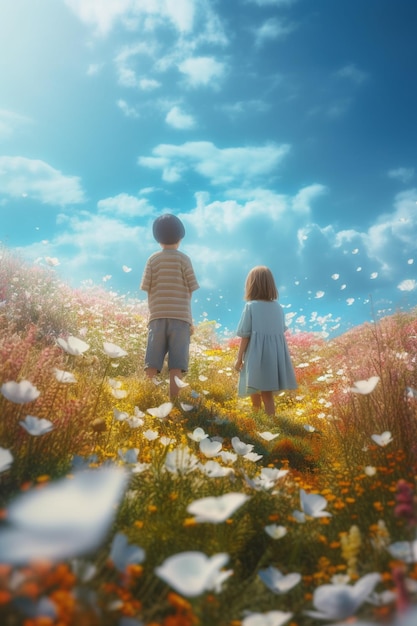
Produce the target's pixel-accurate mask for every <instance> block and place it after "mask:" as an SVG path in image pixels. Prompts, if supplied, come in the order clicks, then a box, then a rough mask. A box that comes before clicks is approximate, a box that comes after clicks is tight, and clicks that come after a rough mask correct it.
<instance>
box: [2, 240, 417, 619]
mask: <svg viewBox="0 0 417 626" xmlns="http://www.w3.org/2000/svg"><path fill="white" fill-rule="evenodd" d="M0 254H1V264H0V391H1V393H0V411H1V413H0V472H1V473H0V485H1V491H0V494H1V495H0V498H1V506H2V507H3V515H2V517H3V522H2V525H1V526H0V621H1V623H2V624H4V625H5V626H8V625H10V626H12V625H15V624H20V623H21V624H25V626H32V625H37V626H43V625H45V626H46V625H49V624H56V625H59V626H61V625H74V626H75V625H77V626H78V625H84V624H92V625H94V624H117V625H120V626H137V625H146V626H157V625H158V626H187V625H190V626H192V625H194V624H199V625H202V626H213V625H215V626H237V625H239V624H242V626H277V625H279V624H284V623H288V624H291V625H292V626H313V625H316V624H317V625H318V624H322V623H323V620H327V621H328V622H329V621H330V622H331V623H336V622H341V621H343V620H344V619H345V618H350V617H351V616H354V615H357V616H360V617H362V618H363V619H366V620H367V623H378V624H379V623H384V620H385V622H387V623H392V621H393V620H394V618H395V616H396V615H398V611H399V610H400V609H402V607H403V606H410V607H412V606H413V605H414V603H415V602H416V599H417V591H416V590H417V564H416V563H417V556H416V555H417V547H416V545H415V543H414V542H415V531H416V526H417V506H416V495H415V476H416V469H417V468H416V464H417V454H416V445H417V438H416V431H417V421H416V420H417V397H416V396H417V392H415V391H414V390H415V389H417V367H416V355H417V314H416V311H410V312H409V313H401V314H398V315H394V316H391V317H387V318H385V319H382V320H380V321H378V322H377V323H375V324H366V325H363V326H360V327H357V328H354V329H353V330H351V331H349V332H348V333H346V334H344V335H342V336H340V337H338V338H336V339H333V340H329V341H324V340H323V339H321V338H319V337H318V336H316V335H314V334H309V333H300V334H293V335H289V336H288V343H289V346H290V351H291V355H292V359H293V362H294V366H295V368H296V374H297V381H298V384H299V387H298V389H297V390H296V391H293V392H283V393H281V394H279V395H278V396H277V397H276V409H277V417H276V418H275V419H271V418H269V417H267V416H266V415H264V414H263V413H254V412H252V410H251V407H250V406H249V404H248V403H247V401H244V400H239V399H238V398H237V395H236V383H237V378H236V377H237V374H236V373H235V371H234V370H233V363H234V360H235V355H236V351H237V342H236V340H235V339H231V340H228V341H226V340H222V339H221V338H219V337H218V336H217V335H216V331H215V323H214V322H205V323H203V324H200V325H198V326H197V327H196V330H195V333H194V335H193V339H192V346H191V361H190V370H189V372H188V375H187V377H186V379H185V383H186V386H184V388H182V390H181V394H180V400H179V402H178V403H176V404H175V405H171V404H170V403H169V402H168V386H167V381H166V378H167V372H162V374H161V376H160V378H159V379H158V380H156V381H153V382H152V381H148V380H146V379H145V376H144V372H143V355H144V349H145V343H146V310H145V308H144V305H143V303H142V302H140V301H136V300H129V299H127V298H124V297H120V296H118V295H115V294H110V293H108V292H105V291H103V290H100V289H98V288H94V287H92V288H88V289H83V290H73V289H70V288H69V287H68V286H67V285H64V284H62V283H60V282H59V280H58V279H57V278H56V276H55V275H54V273H53V272H52V271H51V272H49V271H45V270H41V269H40V268H39V267H35V266H33V267H32V266H28V265H26V264H25V263H23V262H22V261H21V260H20V259H19V258H18V257H17V256H15V255H13V254H12V253H10V252H9V251H7V250H6V249H4V250H2V251H1V252H0ZM355 585H356V586H355ZM369 600H372V601H371V602H370V601H369ZM314 611H315V612H316V614H314ZM312 612H313V613H312ZM320 614H321V616H320ZM410 623H411V622H410Z"/></svg>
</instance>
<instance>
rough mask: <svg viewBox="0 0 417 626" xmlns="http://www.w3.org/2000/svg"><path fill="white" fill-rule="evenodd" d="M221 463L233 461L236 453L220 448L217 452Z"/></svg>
mask: <svg viewBox="0 0 417 626" xmlns="http://www.w3.org/2000/svg"><path fill="white" fill-rule="evenodd" d="M219 456H220V458H221V460H222V461H223V463H235V462H236V459H237V454H234V453H233V452H228V451H227V450H222V451H221V452H220V454H219Z"/></svg>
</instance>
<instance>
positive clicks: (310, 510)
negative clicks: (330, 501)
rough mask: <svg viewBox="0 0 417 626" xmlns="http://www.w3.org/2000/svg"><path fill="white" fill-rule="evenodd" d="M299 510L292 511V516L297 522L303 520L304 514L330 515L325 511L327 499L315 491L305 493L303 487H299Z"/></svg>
mask: <svg viewBox="0 0 417 626" xmlns="http://www.w3.org/2000/svg"><path fill="white" fill-rule="evenodd" d="M300 503H301V511H293V515H294V517H295V518H296V519H297V521H298V522H304V521H305V516H306V515H309V516H310V517H331V513H328V511H325V510H324V509H325V507H326V506H327V500H326V498H324V497H323V496H320V495H319V494H317V493H306V492H305V491H304V489H300Z"/></svg>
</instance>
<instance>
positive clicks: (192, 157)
mask: <svg viewBox="0 0 417 626" xmlns="http://www.w3.org/2000/svg"><path fill="white" fill-rule="evenodd" d="M289 150H290V146H289V145H288V144H280V145H278V144H274V143H270V144H267V145H265V146H246V147H245V146H244V147H237V148H223V149H221V148H217V147H216V146H215V145H214V144H213V143H211V142H209V141H195V142H187V143H184V144H182V145H181V146H175V145H172V144H161V145H159V146H157V147H156V148H154V149H153V151H152V152H153V156H150V157H144V156H142V157H139V159H138V163H139V165H141V166H143V167H149V168H151V169H161V170H162V177H163V179H164V180H165V181H167V182H176V181H178V180H180V179H181V177H182V175H183V174H184V173H185V172H186V171H189V170H194V171H195V172H197V173H198V174H200V175H201V176H203V177H204V178H207V179H209V180H210V181H211V183H212V184H213V185H229V184H230V183H232V182H233V181H239V183H240V182H241V181H242V180H245V181H247V183H248V184H249V182H250V181H253V180H254V179H256V178H257V177H258V176H260V175H269V174H273V172H274V171H275V169H276V168H277V166H278V165H279V164H280V162H281V161H282V160H283V159H284V157H285V156H286V155H287V154H288V152H289Z"/></svg>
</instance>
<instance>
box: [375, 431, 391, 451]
mask: <svg viewBox="0 0 417 626" xmlns="http://www.w3.org/2000/svg"><path fill="white" fill-rule="evenodd" d="M371 439H372V440H373V441H375V443H376V444H378V446H381V447H384V446H387V445H388V444H389V443H391V441H392V435H391V433H390V431H389V430H386V431H385V432H383V433H382V434H381V435H371Z"/></svg>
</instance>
